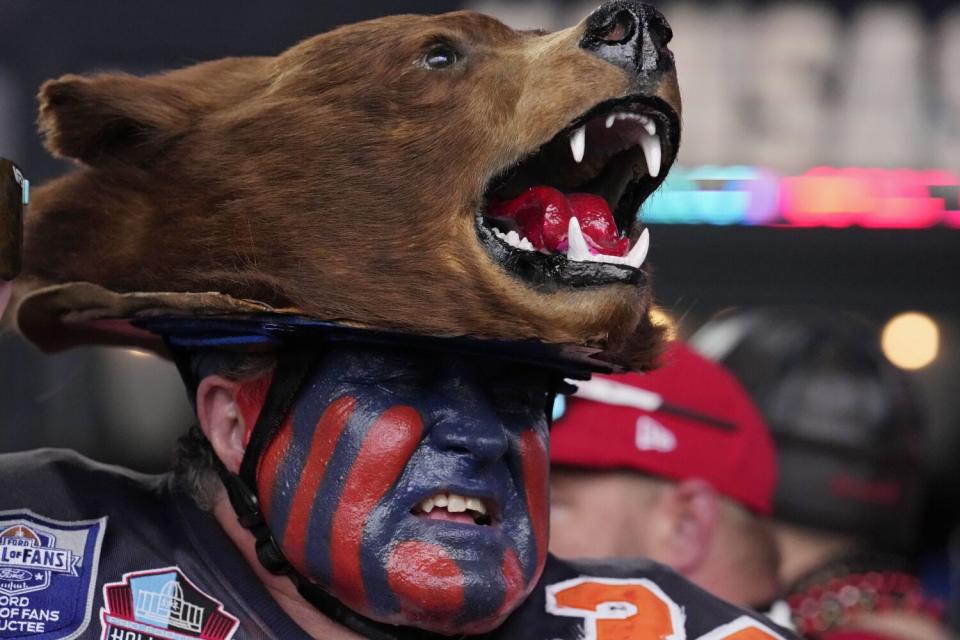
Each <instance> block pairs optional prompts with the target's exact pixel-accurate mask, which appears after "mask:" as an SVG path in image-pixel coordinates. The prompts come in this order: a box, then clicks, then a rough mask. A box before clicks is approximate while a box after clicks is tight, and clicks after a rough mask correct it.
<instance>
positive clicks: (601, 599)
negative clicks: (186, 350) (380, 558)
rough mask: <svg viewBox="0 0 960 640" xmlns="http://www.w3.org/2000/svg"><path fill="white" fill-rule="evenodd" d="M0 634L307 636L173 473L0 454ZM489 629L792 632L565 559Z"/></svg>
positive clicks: (62, 454)
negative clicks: (138, 471)
mask: <svg viewBox="0 0 960 640" xmlns="http://www.w3.org/2000/svg"><path fill="white" fill-rule="evenodd" d="M0 478H2V485H3V486H4V487H5V491H4V492H2V493H0V638H31V640H36V639H41V640H54V639H61V638H102V639H105V640H153V639H158V640H159V639H168V640H188V639H194V638H204V639H207V640H231V639H238V640H246V639H257V640H259V639H272V638H276V639H278V640H298V639H301V638H308V636H307V635H306V634H305V633H304V632H303V630H301V629H300V628H299V627H298V626H297V625H296V624H295V623H294V622H293V621H292V620H291V619H290V618H289V617H287V615H286V614H285V613H284V612H283V610H282V609H281V608H280V607H279V605H277V604H276V602H275V601H274V600H273V598H272V597H271V596H270V594H269V593H268V592H267V591H266V589H265V588H264V587H263V585H262V584H261V582H260V581H259V579H258V578H257V576H256V575H255V574H254V572H253V570H252V569H251V568H250V566H249V565H248V564H247V562H246V560H245V559H244V558H243V556H242V555H241V554H240V552H239V551H238V550H237V549H236V547H235V546H234V544H233V542H232V541H231V540H230V539H229V538H228V537H227V536H226V534H225V533H224V532H223V530H222V529H221V528H220V526H219V525H218V524H217V522H216V520H215V519H214V518H213V516H212V515H210V514H209V513H207V512H205V511H202V510H200V509H198V508H197V507H196V506H195V505H194V504H193V502H192V501H191V500H190V499H189V498H188V497H186V496H183V495H180V494H179V493H177V492H176V491H175V490H174V489H173V485H172V482H171V477H170V476H169V475H163V476H147V475H141V474H136V473H133V472H131V471H128V470H124V469H120V468H117V467H110V466H106V465H101V464H97V463H94V462H91V461H89V460H86V459H85V458H83V457H81V456H79V455H77V454H75V453H72V452H67V451H60V450H49V449H47V450H39V451H33V452H28V453H17V454H6V455H0ZM482 637H483V638H486V639H489V640H495V639H496V640H501V639H502V640H621V639H631V640H654V639H656V640H769V639H774V638H775V639H781V640H782V639H792V638H793V637H794V636H792V635H790V634H789V632H786V631H783V630H779V629H777V628H775V627H773V626H772V625H771V623H769V622H768V621H765V619H763V618H760V617H758V616H756V615H754V614H751V613H747V612H744V611H742V610H740V609H737V608H736V607H734V606H732V605H729V604H727V603H725V602H723V601H721V600H718V599H717V598H715V597H713V596H711V595H709V594H707V593H706V592H704V591H702V590H701V589H699V588H697V587H695V586H693V585H692V584H690V583H689V582H687V581H686V580H684V579H683V578H681V577H680V576H678V575H677V574H675V573H673V572H672V571H670V570H669V569H666V568H664V567H662V566H660V565H657V564H655V563H651V562H647V561H616V562H609V563H590V564H586V563H573V562H567V561H563V560H559V559H557V558H553V557H552V556H551V557H550V558H549V559H548V561H547V565H546V568H545V570H544V573H543V577H542V579H541V580H540V582H539V584H538V585H537V587H536V589H535V590H534V592H533V594H532V595H531V596H530V598H529V599H528V600H527V601H526V602H525V603H524V604H523V605H522V606H521V607H520V608H518V609H517V610H516V611H515V612H514V613H513V615H511V617H510V618H509V619H508V620H507V622H506V623H505V624H504V625H503V626H502V627H500V628H499V629H498V630H497V631H494V632H492V633H489V634H486V635H485V636H482Z"/></svg>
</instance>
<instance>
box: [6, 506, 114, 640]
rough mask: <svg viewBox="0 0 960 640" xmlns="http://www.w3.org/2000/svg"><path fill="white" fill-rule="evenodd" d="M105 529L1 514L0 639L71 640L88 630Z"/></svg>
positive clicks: (100, 524)
mask: <svg viewBox="0 0 960 640" xmlns="http://www.w3.org/2000/svg"><path fill="white" fill-rule="evenodd" d="M105 525H106V518H101V519H98V520H87V521H82V522H62V521H58V520H50V519H47V518H44V517H42V516H39V515H37V514H35V513H33V512H30V511H26V510H24V511H5V512H2V513H0V638H13V637H21V636H23V635H25V634H30V635H31V637H34V638H37V639H38V640H45V639H49V640H53V639H55V638H56V639H60V638H75V637H77V636H79V635H80V634H81V633H82V632H83V631H84V630H85V629H86V627H87V626H88V624H89V622H90V601H91V598H92V596H93V591H94V585H95V583H96V572H97V561H98V559H99V557H100V545H101V542H102V539H103V531H104V528H105Z"/></svg>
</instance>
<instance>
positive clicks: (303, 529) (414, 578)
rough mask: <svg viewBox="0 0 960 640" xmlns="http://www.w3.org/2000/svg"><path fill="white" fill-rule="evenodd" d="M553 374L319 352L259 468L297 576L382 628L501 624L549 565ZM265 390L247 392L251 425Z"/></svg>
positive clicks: (420, 355)
mask: <svg viewBox="0 0 960 640" xmlns="http://www.w3.org/2000/svg"><path fill="white" fill-rule="evenodd" d="M552 375H553V374H551V373H548V372H546V371H540V370H537V369H531V368H529V367H522V366H518V365H517V364H515V363H504V362H501V361H498V360H495V359H483V358H478V357H477V356H475V355H474V356H469V357H468V356H461V355H456V354H450V353H441V352H433V351H419V352H414V351H406V350H398V349H383V348H373V347H368V346H356V345H351V346H339V347H334V348H331V350H330V351H329V352H326V353H324V355H323V356H322V357H321V358H320V362H319V364H318V365H317V367H316V369H315V370H314V372H313V373H312V374H311V375H310V377H309V379H308V381H307V383H306V384H305V385H304V388H303V389H302V390H301V392H300V394H299V396H298V398H297V400H296V401H295V403H294V406H293V408H292V410H291V412H290V414H289V415H288V416H287V417H286V420H285V422H284V424H283V427H282V428H281V429H280V431H279V433H278V435H277V436H276V437H275V438H274V440H273V442H271V443H270V445H269V446H268V448H267V450H266V451H265V453H264V455H263V458H262V460H261V463H260V468H259V473H258V489H259V492H260V496H261V499H262V502H263V507H264V512H265V513H266V516H267V519H268V522H269V524H270V527H271V529H272V531H273V533H274V535H275V537H276V538H277V540H279V541H280V545H281V548H282V549H283V551H284V552H285V553H286V555H287V557H288V558H289V559H290V561H291V563H292V564H293V566H294V567H295V568H296V569H297V570H298V571H300V572H301V573H302V574H303V575H305V576H307V577H308V578H310V579H311V580H313V581H314V582H316V583H317V584H319V585H321V586H323V587H324V588H326V589H327V590H328V591H330V592H331V593H332V594H333V595H334V596H335V597H337V598H338V599H339V600H341V601H342V602H344V604H346V605H348V606H349V607H350V608H352V609H353V610H355V611H357V612H358V613H361V614H362V615H365V616H367V617H370V618H373V619H376V620H381V621H384V622H390V623H394V624H406V625H409V624H415V625H417V626H419V627H421V628H425V629H429V630H432V631H438V632H441V633H454V632H456V633H461V634H462V633H465V632H466V633H480V632H483V631H487V630H490V629H493V628H495V627H496V626H498V625H499V624H500V623H501V622H502V621H503V619H504V618H505V617H506V616H507V615H508V614H509V613H510V612H511V611H512V610H513V609H514V608H515V607H516V606H517V605H519V604H520V602H522V601H523V599H524V598H525V597H526V595H527V594H528V593H529V592H530V590H531V589H532V588H533V587H534V585H535V584H536V581H537V579H538V578H539V575H540V573H541V571H542V570H543V565H544V562H545V560H546V551H547V521H548V495H547V491H548V488H547V484H548V481H547V470H548V459H547V437H548V435H547V422H546V415H545V407H546V403H547V395H548V391H549V388H550V383H551V376H552ZM265 388H266V383H265V381H263V380H260V381H254V382H251V383H248V384H247V385H245V389H244V391H243V392H242V393H241V394H240V401H241V406H242V408H243V411H244V415H245V419H246V420H247V421H248V423H250V424H252V422H253V420H255V418H256V414H257V412H259V409H260V403H261V402H262V398H263V393H264V390H265Z"/></svg>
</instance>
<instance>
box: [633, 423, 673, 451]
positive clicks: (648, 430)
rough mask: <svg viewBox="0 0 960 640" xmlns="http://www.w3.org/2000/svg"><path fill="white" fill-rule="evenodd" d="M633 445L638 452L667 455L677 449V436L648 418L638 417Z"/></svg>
mask: <svg viewBox="0 0 960 640" xmlns="http://www.w3.org/2000/svg"><path fill="white" fill-rule="evenodd" d="M634 444H635V445H636V446H637V449H639V450H640V451H659V452H661V453H669V452H671V451H673V450H674V449H676V448H677V436H676V435H674V433H673V431H671V430H670V429H668V428H666V427H665V426H663V425H662V424H660V423H659V422H657V421H656V420H654V419H653V418H651V417H650V416H640V417H639V418H637V431H636V436H635V438H634Z"/></svg>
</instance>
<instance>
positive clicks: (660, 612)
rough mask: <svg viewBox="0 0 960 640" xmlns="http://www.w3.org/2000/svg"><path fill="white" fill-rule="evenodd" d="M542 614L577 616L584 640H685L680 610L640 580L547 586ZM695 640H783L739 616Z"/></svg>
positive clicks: (657, 589)
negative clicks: (580, 620)
mask: <svg viewBox="0 0 960 640" xmlns="http://www.w3.org/2000/svg"><path fill="white" fill-rule="evenodd" d="M547 611H548V612H549V613H552V614H553V615H556V616H567V617H573V618H583V620H584V624H583V627H584V629H583V631H584V635H583V639H584V640H685V639H686V632H685V631H684V623H683V621H684V617H683V613H682V612H681V610H680V607H678V606H677V604H676V603H675V602H674V601H673V600H671V599H670V598H669V597H668V596H667V594H665V593H664V592H663V591H662V590H661V589H660V587H658V586H657V585H656V584H655V583H653V582H651V581H650V580H647V579H645V578H638V579H615V578H591V577H582V578H574V579H572V580H565V581H563V582H558V583H557V584H553V585H550V586H548V587H547ZM699 640H784V639H783V637H782V636H780V635H778V634H775V633H773V632H772V631H770V630H769V629H766V628H765V627H764V626H763V625H761V624H760V623H759V622H757V621H756V620H754V619H753V618H750V617H749V616H743V617H740V618H737V619H736V620H734V621H733V622H731V623H729V624H725V625H723V626H721V627H718V628H716V629H714V630H713V631H711V632H709V633H708V634H706V635H705V636H702V637H701V638H699Z"/></svg>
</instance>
